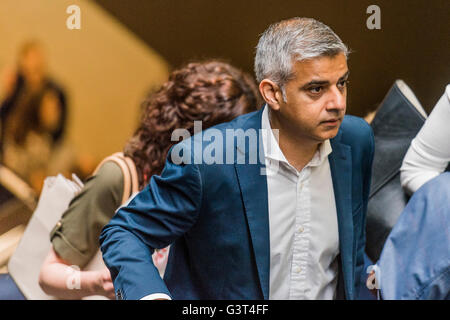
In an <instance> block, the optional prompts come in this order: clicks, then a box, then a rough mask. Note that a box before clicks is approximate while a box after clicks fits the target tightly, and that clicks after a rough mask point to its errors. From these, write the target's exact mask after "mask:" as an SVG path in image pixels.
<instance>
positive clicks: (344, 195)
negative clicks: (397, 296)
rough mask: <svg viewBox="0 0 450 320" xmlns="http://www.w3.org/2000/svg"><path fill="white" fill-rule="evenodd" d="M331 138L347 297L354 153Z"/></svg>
mask: <svg viewBox="0 0 450 320" xmlns="http://www.w3.org/2000/svg"><path fill="white" fill-rule="evenodd" d="M339 137H340V134H338V135H337V136H336V137H335V138H334V139H332V140H331V146H332V148H333V152H332V153H331V154H330V155H329V158H328V159H329V162H330V170H331V177H332V180H333V189H334V196H335V199H336V210H337V217H338V229H339V250H340V256H341V265H342V272H343V276H344V286H345V294H346V297H347V299H349V298H351V297H353V217H352V154H351V149H350V146H348V145H345V144H342V143H340V142H339Z"/></svg>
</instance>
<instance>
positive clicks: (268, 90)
mask: <svg viewBox="0 0 450 320" xmlns="http://www.w3.org/2000/svg"><path fill="white" fill-rule="evenodd" d="M259 92H260V93H261V96H262V97H263V99H264V101H266V103H267V104H268V105H269V106H270V108H272V109H273V110H279V109H280V107H281V104H282V103H283V102H284V100H283V93H282V91H281V88H280V87H279V86H278V85H277V84H276V83H275V82H273V81H272V80H269V79H264V80H262V81H261V82H260V83H259Z"/></svg>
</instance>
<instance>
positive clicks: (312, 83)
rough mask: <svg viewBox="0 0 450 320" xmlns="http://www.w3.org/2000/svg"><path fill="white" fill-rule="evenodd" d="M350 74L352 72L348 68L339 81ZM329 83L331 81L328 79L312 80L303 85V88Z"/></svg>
mask: <svg viewBox="0 0 450 320" xmlns="http://www.w3.org/2000/svg"><path fill="white" fill-rule="evenodd" d="M349 74H350V70H347V72H346V73H344V75H343V76H342V77H340V78H339V81H341V80H343V79H345V78H347V77H348V76H349ZM328 84H330V81H328V80H312V81H310V82H308V83H306V84H305V85H304V86H303V88H307V87H309V86H312V85H316V86H317V85H328Z"/></svg>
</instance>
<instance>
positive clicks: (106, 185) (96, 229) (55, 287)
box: [39, 162, 123, 299]
mask: <svg viewBox="0 0 450 320" xmlns="http://www.w3.org/2000/svg"><path fill="white" fill-rule="evenodd" d="M122 189H123V177H122V171H121V170H120V168H119V167H118V166H117V164H115V163H113V162H106V163H105V164H104V165H103V166H102V167H101V168H100V170H99V171H98V173H97V175H95V176H94V177H91V178H90V179H89V180H88V181H87V182H86V184H85V186H84V187H83V189H82V190H81V192H80V193H79V194H78V195H77V196H75V197H74V198H73V199H72V201H71V203H70V205H69V208H68V209H67V210H66V212H64V214H63V216H62V218H61V220H60V221H59V222H58V223H57V224H56V226H55V227H54V229H53V230H52V232H51V234H50V239H51V242H52V246H51V250H50V252H49V253H48V255H47V257H46V259H45V261H44V263H43V265H42V266H41V271H40V276H39V284H40V286H41V288H42V289H43V290H44V292H46V293H47V294H49V295H53V296H55V297H58V298H63V299H80V298H83V297H85V296H90V295H103V296H106V297H108V298H114V289H113V287H112V280H111V276H110V274H109V271H108V270H107V268H104V269H103V270H101V271H79V270H80V269H81V268H83V267H84V266H85V265H86V264H87V263H89V262H90V261H91V259H92V258H93V257H94V255H95V254H96V252H97V251H98V248H99V245H98V237H99V235H100V231H101V228H102V227H103V226H104V225H105V224H106V223H107V222H108V221H109V220H110V219H111V217H112V216H113V214H114V211H115V210H116V209H117V207H118V206H119V205H120V202H121V199H122V193H123V190H122ZM70 281H74V283H71V282H70Z"/></svg>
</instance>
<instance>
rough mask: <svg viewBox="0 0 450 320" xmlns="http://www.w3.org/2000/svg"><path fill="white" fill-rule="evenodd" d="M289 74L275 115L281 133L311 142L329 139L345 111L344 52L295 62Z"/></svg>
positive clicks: (345, 77)
mask: <svg viewBox="0 0 450 320" xmlns="http://www.w3.org/2000/svg"><path fill="white" fill-rule="evenodd" d="M293 71H294V78H293V79H292V80H290V81H288V82H287V83H286V84H285V93H286V99H285V101H282V102H281V103H280V109H279V112H278V119H279V121H280V125H281V126H282V127H281V128H282V130H283V128H285V129H287V130H286V133H288V134H295V135H296V137H297V138H300V139H306V140H308V141H313V142H322V141H324V140H326V139H331V138H333V137H334V136H336V134H337V133H338V130H339V126H340V124H341V122H342V120H343V117H344V114H345V109H346V100H347V78H348V68H347V59H346V57H345V55H344V53H339V54H337V55H336V56H334V57H325V56H324V57H318V58H314V59H310V60H304V61H301V62H295V64H294V65H293Z"/></svg>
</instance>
